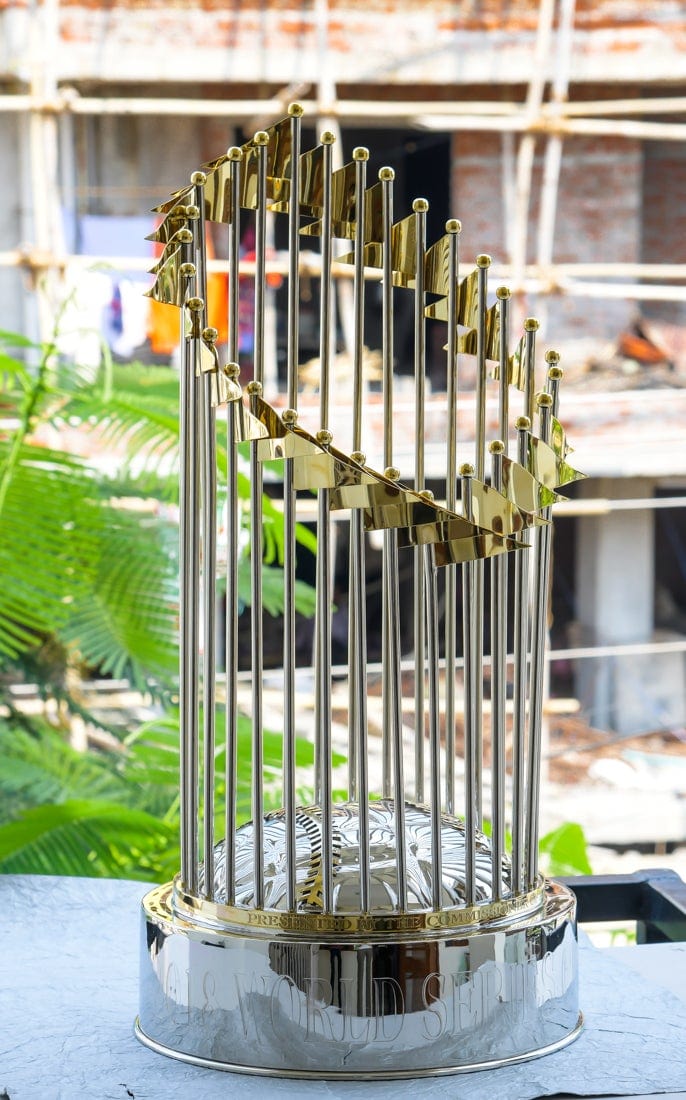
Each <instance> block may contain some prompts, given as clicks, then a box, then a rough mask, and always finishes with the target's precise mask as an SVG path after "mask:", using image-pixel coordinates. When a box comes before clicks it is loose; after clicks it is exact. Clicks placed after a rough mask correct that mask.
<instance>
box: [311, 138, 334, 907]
mask: <svg viewBox="0 0 686 1100" xmlns="http://www.w3.org/2000/svg"><path fill="white" fill-rule="evenodd" d="M333 142H334V135H333V134H332V133H331V132H330V131H328V130H327V131H325V132H324V133H323V134H322V136H321V143H322V146H323V174H322V208H323V209H322V225H321V242H322V274H321V281H320V314H319V360H320V381H319V393H320V409H319V415H320V425H321V426H320V430H319V432H318V434H317V442H318V443H319V444H320V445H321V446H324V447H326V446H328V444H330V443H331V441H332V436H331V432H329V431H328V430H327V428H326V421H327V418H328V410H329V375H330V368H331V363H330V358H331V300H332V279H331V244H332V237H331V173H332V151H333V150H332V146H333ZM332 588H333V585H332V568H331V516H330V493H329V490H328V489H320V490H319V496H318V512H317V575H316V601H317V618H316V626H315V637H316V650H315V733H314V735H315V740H316V741H317V742H318V745H319V749H318V752H317V754H316V755H317V759H318V762H319V766H320V777H319V787H320V791H321V795H320V798H321V813H322V904H323V909H324V912H327V913H329V912H331V911H332V909H333V824H332V812H333V783H332V774H331V750H332V742H331V605H332V596H333V591H332Z"/></svg>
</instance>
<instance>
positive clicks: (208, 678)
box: [191, 172, 217, 898]
mask: <svg viewBox="0 0 686 1100" xmlns="http://www.w3.org/2000/svg"><path fill="white" fill-rule="evenodd" d="M206 180H207V177H206V176H205V174H204V172H194V173H193V175H192V176H191V182H192V183H193V185H194V186H193V201H194V204H195V206H196V208H197V220H196V222H195V229H196V234H195V256H196V259H195V263H196V291H197V293H198V294H199V295H200V298H201V300H202V309H200V310H198V321H197V323H198V324H202V325H206V324H207V304H206V303H207V222H206V218H205V192H204V187H205V183H206ZM201 318H202V320H201ZM194 329H195V326H194ZM210 332H211V333H212V334H213V335H216V333H215V331H214V330H209V329H204V328H203V331H202V336H203V337H204V336H205V335H206V333H207V334H209V333H210ZM200 338H201V333H199V332H195V331H194V335H193V349H194V374H195V387H196V390H197V397H196V400H197V414H198V419H197V423H198V441H197V449H198V453H197V458H196V465H197V469H198V473H199V476H200V490H199V492H198V508H199V510H200V516H201V523H200V532H199V534H201V539H202V579H200V563H199V561H198V581H199V584H200V590H201V592H202V613H203V622H202V639H203V659H202V715H203V724H202V725H203V739H202V757H203V768H202V783H203V806H202V820H203V829H202V837H203V843H202V852H203V863H204V892H205V896H206V897H208V898H211V897H212V896H213V893H214V750H215V732H216V731H215V723H216V714H215V696H216V684H215V681H216V668H215V665H216V661H215V655H216V638H215V627H216V603H215V601H216V590H215V578H216V573H217V531H216V512H217V503H216V501H217V456H216V435H215V431H216V428H215V417H214V410H213V408H212V397H211V380H210V377H209V375H207V376H203V375H202V372H201V360H200V347H201V343H200ZM197 553H198V555H199V547H198V551H197Z"/></svg>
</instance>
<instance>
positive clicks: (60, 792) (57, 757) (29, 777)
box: [0, 720, 126, 822]
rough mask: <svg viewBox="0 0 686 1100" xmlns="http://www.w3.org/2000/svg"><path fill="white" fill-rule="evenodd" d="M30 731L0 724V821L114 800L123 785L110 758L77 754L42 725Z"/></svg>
mask: <svg viewBox="0 0 686 1100" xmlns="http://www.w3.org/2000/svg"><path fill="white" fill-rule="evenodd" d="M32 726H33V732H28V730H25V729H21V728H18V727H17V725H14V724H13V725H12V726H10V725H9V724H8V723H7V722H1V721H0V757H1V758H2V768H0V822H4V821H8V820H11V819H12V818H15V817H17V816H19V814H20V813H21V812H23V811H25V810H27V809H31V808H32V807H34V806H39V805H41V804H43V803H47V802H64V801H65V800H67V799H70V798H78V797H82V796H83V795H84V794H85V793H86V792H87V793H88V795H89V796H90V797H91V798H94V797H98V798H104V799H107V800H108V801H112V802H114V801H119V800H121V799H122V798H125V795H126V784H125V782H124V780H123V779H122V776H121V775H120V774H119V772H118V770H117V767H116V765H117V763H118V761H117V760H116V759H115V758H113V756H112V754H109V753H108V754H103V753H98V754H96V753H90V752H89V753H84V752H77V751H76V749H73V748H72V747H71V745H69V744H68V743H67V742H66V741H65V740H64V737H63V736H62V735H61V734H60V733H59V731H58V730H55V729H53V728H51V727H50V726H48V725H46V724H45V723H43V722H37V721H36V720H34V721H33V723H32Z"/></svg>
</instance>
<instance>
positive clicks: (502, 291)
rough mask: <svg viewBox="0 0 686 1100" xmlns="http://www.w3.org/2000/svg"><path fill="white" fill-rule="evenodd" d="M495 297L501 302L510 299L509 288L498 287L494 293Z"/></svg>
mask: <svg viewBox="0 0 686 1100" xmlns="http://www.w3.org/2000/svg"><path fill="white" fill-rule="evenodd" d="M495 296H496V298H499V299H500V301H501V302H506V301H507V300H508V298H509V297H510V288H509V286H499V287H497V288H496V292H495Z"/></svg>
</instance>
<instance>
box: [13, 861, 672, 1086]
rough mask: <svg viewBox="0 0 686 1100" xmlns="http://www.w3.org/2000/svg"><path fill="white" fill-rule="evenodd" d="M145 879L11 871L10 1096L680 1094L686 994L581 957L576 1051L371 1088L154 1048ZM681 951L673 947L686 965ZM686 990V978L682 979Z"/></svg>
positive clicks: (590, 952) (589, 953) (607, 957)
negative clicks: (203, 1063) (145, 1041)
mask: <svg viewBox="0 0 686 1100" xmlns="http://www.w3.org/2000/svg"><path fill="white" fill-rule="evenodd" d="M144 892H145V886H144V885H143V884H141V883H132V882H113V881H103V880H95V879H60V878H51V877H44V878H43V877H37V876H5V877H2V876H0V1008H1V1012H0V1098H2V1100H4V1097H3V1090H4V1092H5V1096H6V1097H8V1098H9V1100H128V1098H132V1100H162V1098H164V1100H174V1098H175V1097H179V1098H180V1097H183V1098H184V1100H187V1098H189V1097H198V1098H202V1100H226V1098H227V1097H230V1098H234V1097H236V1098H239V1100H242V1098H243V1097H245V1098H246V1100H262V1098H264V1097H270V1098H271V1097H276V1098H279V1100H281V1098H288V1097H293V1098H294V1097H299V1098H300V1100H303V1098H305V1100H307V1098H309V1097H312V1098H315V1097H316V1098H317V1100H319V1098H329V1100H362V1098H363V1097H370V1098H376V1100H391V1098H393V1100H398V1098H400V1100H402V1098H404V1097H412V1100H448V1098H450V1100H482V1098H486V1097H488V1098H489V1100H493V1098H494V1097H498V1098H500V1097H507V1100H532V1098H534V1097H538V1096H552V1095H559V1094H561V1093H571V1094H573V1095H577V1096H592V1095H597V1094H604V1095H608V1094H615V1095H624V1096H626V1095H634V1094H655V1093H678V1091H679V1090H680V1089H682V1088H684V1086H685V1085H686V1002H685V1001H683V1000H681V999H680V998H678V997H675V996H674V995H673V994H671V993H669V992H667V991H666V990H664V989H662V988H660V987H659V986H656V985H655V984H654V983H652V982H650V981H648V980H646V979H645V978H644V977H642V976H641V975H639V974H637V973H636V972H635V971H633V970H631V969H629V968H627V967H625V966H623V965H622V964H621V963H619V962H618V961H616V959H614V958H613V957H612V954H611V953H606V952H599V951H595V950H594V949H593V948H590V947H586V948H584V949H582V951H581V979H582V984H581V998H582V1007H583V1009H584V1012H585V1015H586V1021H587V1024H586V1029H585V1031H584V1033H583V1035H582V1036H581V1038H580V1039H579V1040H578V1041H577V1042H576V1043H574V1044H573V1045H572V1046H571V1047H568V1048H567V1049H566V1050H563V1051H560V1052H559V1053H557V1054H554V1055H550V1056H549V1057H547V1058H542V1059H538V1060H537V1061H534V1062H529V1063H527V1064H525V1065H521V1066H512V1067H508V1068H505V1069H502V1070H493V1071H490V1072H487V1073H473V1074H466V1075H461V1076H453V1077H444V1078H424V1079H421V1080H414V1081H407V1082H403V1081H400V1082H397V1081H396V1082H389V1083H388V1084H383V1083H382V1084H378V1085H374V1086H371V1085H366V1084H364V1083H359V1084H358V1083H349V1082H331V1081H328V1082H325V1081H322V1082H302V1081H286V1080H279V1079H265V1078H259V1077H250V1076H248V1075H237V1074H223V1073H218V1072H215V1071H212V1070H202V1069H196V1068H194V1067H192V1066H187V1065H184V1064H183V1063H180V1062H175V1061H173V1060H171V1059H167V1058H164V1057H161V1056H159V1055H155V1054H153V1053H151V1052H150V1051H148V1050H146V1049H145V1048H143V1047H142V1046H140V1045H139V1044H138V1043H137V1042H136V1040H135V1039H134V1037H133V1032H132V1025H133V1019H134V1017H135V1014H136V1008H137V999H138V989H137V985H138V905H139V901H140V898H141V897H142V895H143V894H144ZM684 959H685V955H684V952H683V951H680V950H679V951H675V953H674V962H675V965H676V966H679V967H682V968H683V967H684ZM684 988H685V989H686V975H685V977H684Z"/></svg>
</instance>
